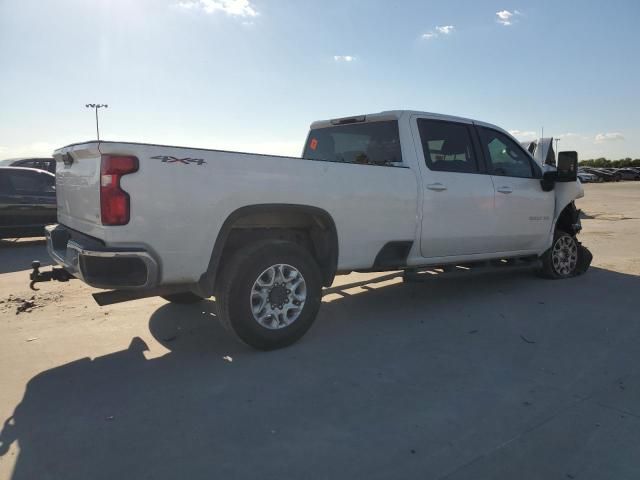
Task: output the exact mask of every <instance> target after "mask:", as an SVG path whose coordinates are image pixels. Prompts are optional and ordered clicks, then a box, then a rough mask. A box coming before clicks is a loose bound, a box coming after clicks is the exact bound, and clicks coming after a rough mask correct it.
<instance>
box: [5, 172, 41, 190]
mask: <svg viewBox="0 0 640 480" xmlns="http://www.w3.org/2000/svg"><path fill="white" fill-rule="evenodd" d="M42 177H43V175H42V174H40V173H38V172H28V171H19V172H17V171H16V172H11V173H9V176H8V178H9V182H10V183H11V185H12V186H13V190H14V192H15V193H16V194H17V195H42V194H43V193H45V192H47V191H52V189H51V186H49V187H47V185H46V184H45V179H44V178H42Z"/></svg>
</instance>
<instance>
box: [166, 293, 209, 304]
mask: <svg viewBox="0 0 640 480" xmlns="http://www.w3.org/2000/svg"><path fill="white" fill-rule="evenodd" d="M162 298H164V299H165V300H166V301H168V302H171V303H178V304H181V305H187V304H190V303H198V302H201V301H202V300H203V298H202V297H201V296H199V295H196V294H195V293H191V292H182V293H172V294H171V295H162Z"/></svg>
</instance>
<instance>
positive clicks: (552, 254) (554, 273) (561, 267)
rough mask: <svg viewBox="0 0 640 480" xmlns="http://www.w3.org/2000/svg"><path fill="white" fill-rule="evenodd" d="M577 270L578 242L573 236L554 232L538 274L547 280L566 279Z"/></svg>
mask: <svg viewBox="0 0 640 480" xmlns="http://www.w3.org/2000/svg"><path fill="white" fill-rule="evenodd" d="M577 268H578V241H577V240H576V238H575V237H574V236H573V235H569V234H568V233H567V232H563V231H562V230H556V233H555V235H554V236H553V244H552V245H551V248H550V249H549V250H547V251H546V252H545V253H544V255H543V256H542V269H541V271H540V273H541V274H542V275H543V276H544V277H547V278H568V277H572V276H574V275H575V274H576V270H577Z"/></svg>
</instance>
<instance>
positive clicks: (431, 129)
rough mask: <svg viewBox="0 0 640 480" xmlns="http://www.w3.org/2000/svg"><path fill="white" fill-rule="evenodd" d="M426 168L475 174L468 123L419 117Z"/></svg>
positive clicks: (475, 165) (474, 157)
mask: <svg viewBox="0 0 640 480" xmlns="http://www.w3.org/2000/svg"><path fill="white" fill-rule="evenodd" d="M418 130H419V131H420V140H421V142H422V150H423V152H424V160H425V162H426V164H427V167H429V169H431V170H435V171H439V172H459V173H476V172H478V171H479V169H478V159H477V158H476V154H475V151H474V149H473V143H472V141H471V131H470V126H467V125H465V124H462V123H454V122H446V121H441V120H426V119H418Z"/></svg>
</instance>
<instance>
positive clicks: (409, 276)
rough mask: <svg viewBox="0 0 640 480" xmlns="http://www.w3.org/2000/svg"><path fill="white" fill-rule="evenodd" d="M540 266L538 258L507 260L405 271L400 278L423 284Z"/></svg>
mask: <svg viewBox="0 0 640 480" xmlns="http://www.w3.org/2000/svg"><path fill="white" fill-rule="evenodd" d="M541 265H542V262H541V260H540V259H539V258H538V257H524V258H509V259H502V260H488V261H482V262H472V263H461V264H454V265H442V266H431V267H422V268H411V269H406V270H405V271H404V274H403V275H402V278H403V280H404V281H405V282H424V281H430V280H432V279H434V278H436V277H441V276H445V277H447V278H451V277H459V276H468V275H470V274H475V273H482V274H485V273H496V272H506V271H514V270H530V269H533V268H540V267H541Z"/></svg>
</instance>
